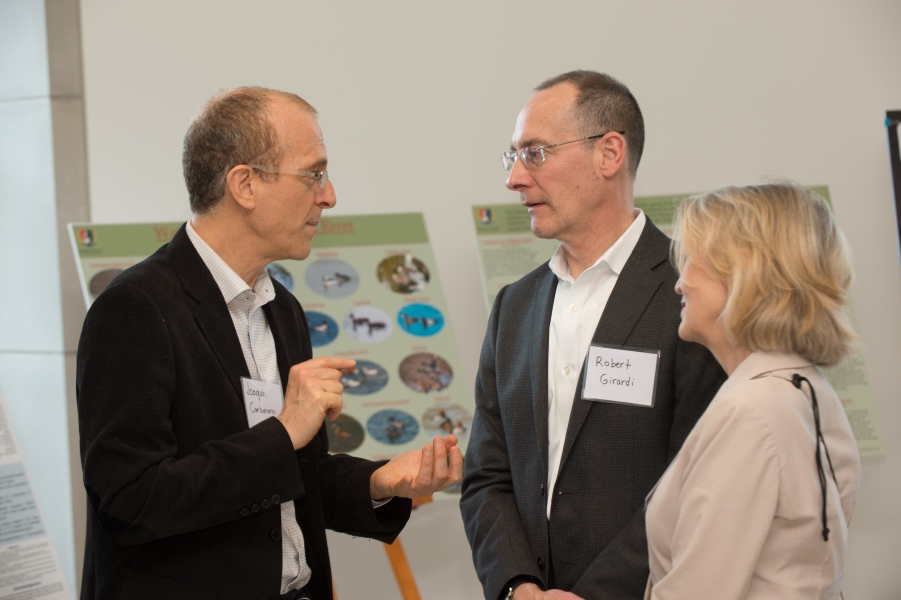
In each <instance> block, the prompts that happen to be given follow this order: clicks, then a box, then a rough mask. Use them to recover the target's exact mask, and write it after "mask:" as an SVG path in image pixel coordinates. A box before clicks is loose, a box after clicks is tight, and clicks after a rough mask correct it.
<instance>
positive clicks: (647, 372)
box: [582, 344, 660, 408]
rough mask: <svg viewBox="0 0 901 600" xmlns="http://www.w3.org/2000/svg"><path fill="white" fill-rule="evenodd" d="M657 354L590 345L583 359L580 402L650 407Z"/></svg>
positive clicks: (658, 354)
mask: <svg viewBox="0 0 901 600" xmlns="http://www.w3.org/2000/svg"><path fill="white" fill-rule="evenodd" d="M659 365H660V351H659V350H648V349H645V348H627V347H625V346H607V345H605V344H592V345H591V346H589V347H588V355H587V356H586V357H585V379H584V380H583V384H582V399H583V400H597V401H600V402H617V403H620V404H632V405H635V406H647V407H648V408H652V407H653V406H654V392H655V391H656V390H657V368H658V366H659Z"/></svg>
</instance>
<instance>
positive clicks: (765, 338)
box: [672, 182, 857, 366]
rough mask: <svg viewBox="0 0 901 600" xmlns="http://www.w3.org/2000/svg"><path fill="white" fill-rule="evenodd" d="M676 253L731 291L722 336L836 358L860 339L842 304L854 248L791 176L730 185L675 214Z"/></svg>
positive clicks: (824, 359) (820, 359)
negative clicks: (701, 265)
mask: <svg viewBox="0 0 901 600" xmlns="http://www.w3.org/2000/svg"><path fill="white" fill-rule="evenodd" d="M672 258H673V262H674V263H675V265H676V268H677V269H678V270H679V271H680V272H681V270H682V268H683V267H684V266H685V263H686V261H688V260H689V258H691V259H692V260H695V261H698V260H701V261H703V262H704V264H706V265H707V266H708V267H709V268H710V270H711V272H712V273H713V275H714V276H715V277H717V278H718V279H719V280H720V281H722V282H723V284H725V286H726V288H727V289H728V291H729V298H728V300H727V302H726V308H725V310H724V311H723V314H722V316H721V317H720V319H721V322H722V324H723V327H724V329H725V333H726V337H727V339H728V340H729V341H730V342H731V343H732V344H734V345H736V346H744V347H746V348H748V349H749V350H751V351H757V350H769V351H777V352H795V353H797V354H800V355H801V356H803V357H804V358H806V359H808V360H809V361H811V362H813V363H814V364H818V365H824V366H831V365H835V364H838V363H839V362H841V361H842V359H844V358H845V357H846V356H847V355H848V353H849V352H851V351H852V349H853V346H854V343H855V341H856V339H857V336H856V334H855V333H854V331H853V330H852V329H851V327H850V325H849V323H848V319H847V316H846V315H845V311H844V308H843V307H844V306H845V304H847V299H846V297H847V292H848V288H849V286H850V285H851V278H852V276H853V269H852V266H851V250H850V248H849V247H848V243H847V241H846V240H845V237H844V236H843V235H842V232H841V231H840V230H839V228H838V226H837V225H836V223H835V219H834V218H833V216H832V212H831V211H830V210H829V207H828V206H827V204H826V201H825V200H823V198H821V197H820V196H819V195H818V194H816V193H815V192H813V191H812V190H810V189H808V188H806V187H804V186H801V185H798V184H795V183H790V182H777V183H768V184H763V185H749V186H743V187H737V186H726V187H721V188H718V189H715V190H713V191H711V192H707V193H705V194H698V195H696V196H691V197H689V198H687V199H685V200H684V201H682V203H681V204H680V205H679V207H678V209H677V211H676V218H675V230H674V232H673V247H672Z"/></svg>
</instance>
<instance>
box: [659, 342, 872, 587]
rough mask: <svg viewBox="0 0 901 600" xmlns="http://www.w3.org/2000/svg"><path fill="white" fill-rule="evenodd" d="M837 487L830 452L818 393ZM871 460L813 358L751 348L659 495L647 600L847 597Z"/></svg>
mask: <svg viewBox="0 0 901 600" xmlns="http://www.w3.org/2000/svg"><path fill="white" fill-rule="evenodd" d="M795 373H798V374H800V375H803V376H804V377H807V378H808V379H809V380H810V381H811V383H812V384H813V386H814V389H815V390H816V394H817V399H818V402H819V409H820V422H821V426H822V431H823V436H824V438H825V440H826V445H827V447H828V448H829V454H830V456H831V457H832V465H833V467H834V468H835V476H836V479H837V480H838V485H836V483H835V482H834V481H833V479H832V473H831V472H830V470H829V465H828V463H827V462H826V457H825V453H824V452H823V450H822V446H821V447H820V448H821V449H820V454H821V456H822V459H823V468H824V471H825V474H826V485H827V488H826V489H827V510H828V512H827V517H828V518H827V525H828V527H829V541H828V542H827V541H823V536H822V533H821V531H822V529H823V526H822V502H823V501H822V492H821V488H820V482H819V479H818V474H817V466H816V459H815V455H814V448H815V447H816V441H815V440H816V437H815V430H814V419H813V409H812V403H811V399H810V390H809V388H808V386H807V384H806V383H805V384H803V386H802V390H803V392H802V391H801V390H799V389H798V388H796V387H795V386H794V385H793V384H792V383H791V379H792V375H793V374H795ZM859 482H860V458H859V455H858V452H857V445H856V443H855V442H854V435H853V434H852V432H851V426H850V425H849V424H848V419H847V417H846V416H845V412H844V410H843V408H842V404H841V402H840V401H839V399H838V397H837V396H836V394H835V391H834V390H833V389H832V387H831V386H830V385H829V383H828V382H827V381H826V380H825V379H824V378H823V376H822V375H821V374H820V373H819V371H818V370H817V369H816V367H814V366H813V365H812V364H811V363H810V362H809V361H807V360H805V359H803V358H801V357H800V356H798V355H794V354H778V353H769V352H755V353H754V354H751V355H750V356H749V357H748V358H747V359H745V361H744V362H742V363H741V365H739V366H738V368H737V369H736V370H735V372H734V373H732V375H731V376H730V377H729V379H728V380H727V381H726V382H725V383H724V384H723V387H722V388H721V389H720V391H719V392H718V393H717V395H716V397H714V399H713V401H712V402H711V403H710V406H709V407H708V408H707V411H706V412H705V413H704V415H703V416H702V417H701V419H700V420H699V421H698V423H697V425H695V427H694V429H693V430H692V431H691V433H690V434H689V436H688V438H687V439H686V440H685V444H684V445H683V446H682V450H681V451H680V452H679V454H678V455H677V456H676V458H675V459H674V460H673V463H672V464H671V465H670V467H669V469H668V470H667V471H666V473H664V475H663V477H662V478H661V479H660V482H659V483H658V485H657V487H656V488H655V489H654V491H652V492H651V494H650V496H649V500H648V506H647V514H646V523H647V531H648V549H649V558H650V567H651V576H650V580H649V581H648V588H647V592H646V594H645V598H646V600H689V599H690V600H706V599H710V600H733V599H735V600H737V599H764V598H765V599H766V600H779V599H800V598H804V599H810V600H814V599H829V600H832V599H837V598H839V596H840V593H841V585H842V579H843V577H844V572H845V555H846V550H847V539H848V522H849V521H850V520H851V513H852V511H853V510H854V503H855V500H856V498H857V489H858V485H859Z"/></svg>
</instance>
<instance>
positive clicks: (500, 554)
mask: <svg viewBox="0 0 901 600" xmlns="http://www.w3.org/2000/svg"><path fill="white" fill-rule="evenodd" d="M503 295H504V290H501V292H500V293H499V294H498V296H497V298H496V299H495V303H494V309H493V310H492V312H491V317H490V319H489V322H488V329H487V332H486V333H485V340H484V342H483V344H482V353H481V357H480V359H479V372H478V375H477V378H476V387H475V400H476V410H475V415H474V418H473V422H472V429H471V430H470V437H469V446H468V447H467V451H466V460H465V461H464V473H463V487H462V495H461V498H460V511H461V513H462V515H463V525H464V528H465V530H466V536H467V538H469V544H470V546H471V547H472V558H473V562H474V564H475V568H476V572H477V574H478V576H479V579H480V580H481V582H482V588H483V591H484V594H485V598H489V599H493V598H497V597H498V596H500V594H501V591H502V590H503V587H504V585H506V583H507V582H508V581H510V580H511V579H513V578H514V577H517V576H520V575H527V576H530V577H533V578H534V579H535V580H537V581H541V579H542V577H541V572H540V571H539V570H538V567H537V564H536V562H535V557H533V556H532V555H531V553H530V551H529V542H528V540H527V538H526V534H525V531H524V530H523V527H522V524H521V522H520V517H519V511H518V509H517V507H516V500H515V497H514V489H513V478H512V476H511V472H510V461H509V456H508V448H507V440H506V435H505V431H504V426H503V423H502V419H501V409H500V403H499V400H498V393H497V386H496V373H495V356H496V354H495V352H496V348H497V321H498V312H499V311H500V310H501V308H500V305H501V302H502V298H503Z"/></svg>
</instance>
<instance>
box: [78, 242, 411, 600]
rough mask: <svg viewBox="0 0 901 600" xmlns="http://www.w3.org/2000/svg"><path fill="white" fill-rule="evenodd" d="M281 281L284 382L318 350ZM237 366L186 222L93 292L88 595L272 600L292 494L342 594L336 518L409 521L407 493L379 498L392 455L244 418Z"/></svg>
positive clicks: (87, 327)
mask: <svg viewBox="0 0 901 600" xmlns="http://www.w3.org/2000/svg"><path fill="white" fill-rule="evenodd" d="M273 284H274V285H275V289H276V297H275V300H273V301H272V302H270V303H269V304H267V305H266V306H265V307H264V311H265V314H266V318H267V320H268V322H269V327H270V329H271V330H272V335H273V338H274V339H275V347H276V352H277V355H278V367H279V372H280V374H281V378H282V382H283V384H284V383H287V381H288V371H289V369H290V367H291V366H293V365H294V364H296V363H299V362H302V361H304V360H307V359H309V358H311V357H312V348H311V346H310V336H309V331H308V325H307V320H306V318H305V316H304V314H303V310H302V309H301V307H300V304H299V303H298V302H297V300H296V299H295V298H294V297H293V296H292V295H291V294H289V293H288V291H287V290H285V288H284V287H282V286H281V285H280V284H279V283H278V282H275V281H273ZM242 376H245V377H246V376H249V375H248V370H247V364H246V362H245V359H244V355H243V353H242V351H241V346H240V342H239V341H238V336H237V334H236V332H235V328H234V325H233V323H232V320H231V316H230V315H229V312H228V308H227V306H226V304H225V300H224V299H223V297H222V293H221V292H220V291H219V288H218V286H217V285H216V282H215V280H214V279H213V276H212V275H211V274H210V272H209V270H208V269H207V268H206V265H205V264H204V263H203V260H202V259H201V258H200V255H199V254H197V251H196V250H195V249H194V246H193V244H192V243H191V241H190V239H189V238H188V236H187V233H186V232H185V228H184V227H182V228H181V229H180V230H179V231H178V233H177V234H176V235H175V237H174V238H173V240H172V242H170V243H169V244H167V245H166V246H163V247H162V248H160V249H159V250H158V251H157V252H156V253H155V254H153V255H152V256H151V257H149V258H148V259H146V260H145V261H143V262H141V263H139V264H138V265H135V266H134V267H132V268H131V269H128V270H126V271H125V272H124V273H122V274H121V275H120V276H119V277H117V278H116V279H115V280H114V281H113V282H112V283H111V284H110V286H109V287H108V288H107V289H106V290H105V291H104V292H103V293H102V294H101V295H100V296H99V297H98V298H97V300H96V302H94V305H93V306H92V307H91V310H90V311H89V312H88V315H87V317H86V319H85V323H84V328H83V330H82V334H81V340H80V342H79V346H78V359H77V374H76V386H77V397H78V423H79V431H80V434H81V440H80V445H81V459H82V466H83V469H84V484H85V489H86V490H87V494H88V500H89V507H88V516H87V518H88V525H87V541H86V547H85V558H84V574H83V580H82V590H81V597H82V598H83V599H97V600H102V599H107V598H110V599H111V598H129V599H141V598H148V599H150V598H154V599H160V598H167V599H181V598H184V599H191V600H198V599H205V598H210V599H212V598H220V599H221V598H234V599H236V600H249V599H255V598H259V599H263V598H277V597H278V595H279V587H280V580H281V568H282V540H281V526H280V523H281V519H280V514H279V512H280V511H279V504H280V503H281V502H284V501H286V500H294V501H295V508H296V514H297V520H298V523H299V524H300V527H301V530H302V531H303V535H304V540H305V545H306V559H307V563H308V564H309V566H310V568H311V569H312V572H313V577H312V580H311V581H310V584H309V585H310V588H311V591H312V592H313V594H314V596H315V597H317V598H330V597H331V569H330V566H329V557H328V548H327V545H326V537H325V528H326V527H328V528H330V529H333V530H336V531H343V532H346V533H350V534H352V535H356V536H366V537H374V538H376V539H379V540H382V541H386V542H390V541H392V540H393V539H394V538H395V537H396V536H397V534H398V533H399V532H400V530H401V529H402V528H403V526H404V524H405V523H406V520H407V518H408V517H409V514H410V502H409V501H404V500H400V499H395V500H393V501H391V502H390V503H389V504H387V505H386V506H384V507H382V508H380V509H379V510H378V512H376V511H374V510H373V509H372V504H371V499H370V497H369V477H370V475H371V473H372V472H373V471H374V470H375V469H376V468H377V467H378V466H380V464H381V463H373V462H370V461H366V460H362V459H357V458H352V457H349V456H345V455H335V456H331V455H329V454H328V437H327V435H326V431H325V427H323V428H322V429H320V431H319V434H318V436H317V437H316V438H314V439H313V440H312V441H311V442H310V443H309V444H308V445H307V446H306V447H304V448H302V449H301V450H299V451H297V452H295V451H294V449H293V447H292V444H291V441H290V438H289V436H288V433H287V431H285V428H284V427H283V426H282V425H281V423H279V422H278V421H277V420H276V419H274V418H271V419H268V420H266V421H264V422H263V423H260V424H259V425H257V426H256V427H253V428H248V426H247V418H246V416H245V412H244V404H243V400H242V392H241V384H240V378H241V377H242Z"/></svg>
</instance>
